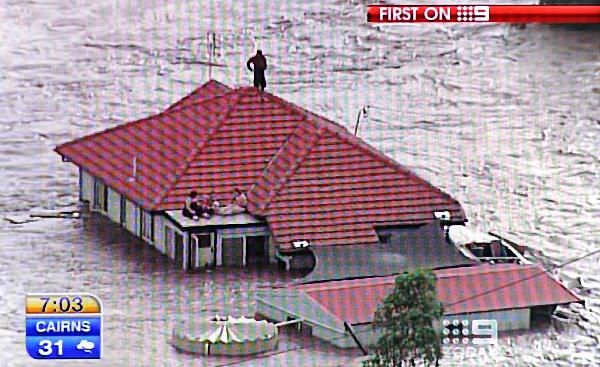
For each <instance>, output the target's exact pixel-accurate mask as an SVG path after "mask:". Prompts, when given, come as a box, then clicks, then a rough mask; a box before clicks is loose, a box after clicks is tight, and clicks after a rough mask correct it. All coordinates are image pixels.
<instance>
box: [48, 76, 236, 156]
mask: <svg viewBox="0 0 600 367" xmlns="http://www.w3.org/2000/svg"><path fill="white" fill-rule="evenodd" d="M215 82H216V81H215ZM208 83H210V80H209V81H208V82H206V83H204V84H202V85H201V86H200V87H198V88H196V90H198V89H200V88H202V87H204V86H206V85H208ZM217 83H219V84H223V83H220V82H217ZM223 86H225V87H227V88H229V87H228V86H227V85H225V84H223ZM229 89H230V90H229V91H228V92H226V93H224V94H220V95H213V96H211V97H209V98H207V99H205V100H203V101H202V103H205V102H209V101H211V100H213V99H216V98H220V97H224V96H225V95H227V94H230V93H232V92H234V91H235V89H231V88H229ZM196 90H195V91H196ZM195 91H194V92H195ZM192 93H193V92H192ZM187 97H189V95H188V96H186V97H184V98H187ZM180 101H181V100H180ZM176 103H177V102H176ZM170 107H172V105H171V106H170ZM170 107H167V108H166V109H164V110H162V111H161V112H159V113H157V114H154V115H149V116H146V117H142V118H140V119H138V120H135V121H129V122H125V123H122V124H118V125H115V126H112V127H109V128H107V129H104V130H100V131H96V132H94V133H91V134H88V135H84V136H82V137H80V138H76V139H73V140H70V141H68V142H66V143H63V144H60V145H58V146H57V147H55V148H54V151H55V152H57V153H59V152H58V149H59V148H62V147H67V146H71V145H73V144H76V143H81V142H83V141H86V140H89V139H91V138H94V137H96V136H98V135H100V134H104V133H107V132H111V131H117V130H121V129H124V128H129V127H132V126H136V125H138V124H141V123H143V122H148V121H149V120H151V119H155V118H159V117H164V116H168V115H170V114H172V113H175V112H181V111H184V110H188V109H191V108H193V107H194V105H189V106H181V107H180V108H177V109H173V110H171V109H170ZM59 154H60V153H59Z"/></svg>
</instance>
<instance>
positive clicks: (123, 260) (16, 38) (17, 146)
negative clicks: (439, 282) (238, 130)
mask: <svg viewBox="0 0 600 367" xmlns="http://www.w3.org/2000/svg"><path fill="white" fill-rule="evenodd" d="M367 3H368V2H366V1H330V2H323V1H306V2H300V1H295V2H291V1H290V2H287V3H284V2H265V1H262V0H248V1H244V2H240V1H232V0H227V1H220V2H217V1H214V2H202V1H174V0H164V1H154V2H148V1H139V0H129V1H107V0H95V1H92V0H70V1H68V0H44V1H17V0H7V1H3V2H2V3H0V39H1V40H2V42H0V177H1V179H0V346H1V347H0V358H1V359H0V360H1V361H2V362H0V365H3V366H81V365H83V364H82V363H81V362H77V361H75V362H54V363H52V362H48V361H34V360H31V359H30V358H29V357H28V355H27V353H26V350H25V346H24V333H25V330H24V329H25V327H24V326H25V322H24V295H25V293H27V292H61V291H71V292H74V291H88V292H92V293H95V294H97V295H98V296H99V297H100V298H101V299H102V301H103V303H104V307H105V314H104V320H105V321H104V322H105V328H104V333H105V336H104V344H105V345H104V358H103V360H102V361H100V362H98V363H94V365H98V366H100V365H101V366H198V365H207V366H218V365H226V364H232V365H236V364H237V365H247V366H261V365H270V366H273V365H297V366H348V365H352V364H353V363H354V364H356V363H357V361H358V359H359V357H360V353H359V352H358V350H351V351H341V350H338V349H335V348H333V347H331V346H329V345H328V344H324V343H320V342H318V341H315V339H312V338H308V337H306V336H301V335H295V334H294V333H287V332H286V333H284V335H282V338H281V345H280V348H279V350H280V351H285V350H288V349H292V350H293V351H291V352H287V353H283V352H282V353H279V354H275V355H269V356H264V357H263V358H261V359H256V360H250V361H238V360H229V359H212V358H211V359H207V358H204V357H201V356H194V355H188V354H182V353H178V352H176V351H175V350H173V348H171V347H170V346H169V345H168V344H167V338H168V335H169V333H170V326H171V325H172V323H173V322H175V320H177V319H178V318H180V317H197V316H198V315H202V314H204V313H216V312H219V313H223V314H227V313H231V314H236V315H242V314H243V315H252V314H253V312H254V307H255V304H254V301H253V292H254V290H255V289H256V288H257V287H259V286H261V285H270V284H284V283H285V282H289V281H290V280H291V276H290V275H287V274H285V273H282V272H281V271H279V270H277V269H257V270H248V271H245V270H234V269H218V270H215V271H212V272H201V273H193V274H192V273H183V272H181V271H179V270H178V269H176V268H175V267H174V266H173V264H172V263H171V262H170V261H169V260H167V259H165V258H164V257H163V256H161V255H160V254H158V253H157V252H155V251H154V250H152V249H151V248H149V247H148V246H146V245H144V244H143V243H141V242H140V241H138V240H137V239H135V238H133V237H132V236H130V235H129V234H127V233H125V232H123V230H122V229H120V228H119V227H118V226H117V225H114V224H111V223H110V222H108V221H107V220H105V219H102V218H98V217H96V216H95V215H89V214H87V213H84V215H83V218H77V219H41V220H36V221H32V222H29V223H23V224H13V223H10V222H9V221H7V220H2V218H3V217H11V216H13V217H14V216H23V215H27V214H28V212H29V211H30V210H31V209H32V208H42V209H77V201H78V195H77V189H78V181H77V175H76V171H75V169H74V168H73V166H71V165H69V164H66V163H62V162H60V159H59V157H58V155H56V154H55V153H53V152H52V149H53V147H54V146H56V145H57V144H60V143H63V142H65V141H68V140H71V139H73V138H76V137H79V136H82V135H85V134H88V133H92V132H95V131H99V130H102V129H105V128H108V127H111V126H114V125H115V124H119V123H123V122H126V121H130V120H134V119H136V118H140V117H143V116H147V115H149V114H152V113H156V112H158V111H160V110H161V109H163V108H165V107H166V106H168V105H169V104H170V103H173V102H174V101H175V100H177V99H178V98H181V97H183V96H184V95H185V94H187V93H189V92H190V91H192V90H193V89H194V88H196V87H197V86H198V85H199V84H201V83H203V82H205V81H206V80H207V77H208V71H207V68H206V67H205V65H204V64H203V63H204V62H205V61H206V60H207V57H206V45H205V42H204V40H205V32H206V31H209V30H212V31H215V32H216V33H217V39H218V40H219V44H220V46H221V47H220V49H219V52H220V57H219V60H218V62H219V63H220V64H223V65H225V66H224V67H215V68H213V70H212V74H213V77H214V78H216V79H218V80H221V81H223V82H225V83H227V84H230V85H237V84H247V83H249V82H250V78H251V75H250V74H249V73H248V72H247V70H245V60H246V58H247V57H248V56H249V55H251V54H252V53H253V51H254V49H255V48H256V47H260V48H262V49H263V50H264V52H265V54H266V55H267V57H268V59H269V63H270V70H269V73H268V75H267V77H268V82H269V86H268V89H269V91H272V92H274V93H275V94H277V95H280V96H282V97H283V98H286V99H289V100H291V101H293V102H295V103H298V104H300V105H302V106H305V107H306V108H308V109H310V110H312V111H315V112H317V113H320V114H322V115H324V116H327V117H329V118H331V119H333V120H335V121H338V122H339V123H341V124H343V125H345V126H346V127H348V128H349V129H353V128H354V122H355V120H356V114H357V112H358V111H359V109H360V108H361V107H363V106H365V105H370V106H372V107H371V109H370V111H369V117H368V118H367V119H363V120H362V122H361V126H360V129H359V136H361V137H362V138H364V139H365V140H367V141H368V142H370V143H371V144H373V145H374V146H376V147H377V148H378V149H380V150H382V151H383V152H385V153H386V154H388V155H390V156H391V157H393V158H395V159H396V160H398V161H399V162H402V163H403V164H405V165H406V166H408V167H410V168H412V169H414V170H415V171H416V172H417V173H418V174H420V175H421V176H423V177H424V178H426V179H428V180H430V181H431V182H432V183H433V184H435V185H437V186H439V187H441V188H442V189H444V190H445V191H446V192H448V193H450V194H452V195H453V196H454V197H456V198H457V199H458V200H459V201H461V203H462V204H463V206H464V207H465V210H466V212H467V216H468V218H469V219H470V221H471V222H472V223H473V224H474V225H476V226H478V227H480V228H481V229H483V230H485V231H487V230H494V231H497V232H499V233H502V234H505V235H507V236H508V237H509V238H511V239H514V240H516V241H518V242H520V243H523V244H525V245H528V246H530V247H531V248H532V249H533V250H534V251H536V252H537V253H539V256H540V258H542V259H543V261H544V262H545V263H546V264H548V265H549V266H551V265H553V264H558V263H560V262H563V261H566V260H568V259H571V258H574V257H576V256H580V255H583V254H584V253H586V252H589V251H592V250H594V249H597V248H598V246H600V174H599V172H600V31H599V30H598V28H585V27H584V28H581V27H578V28H572V27H565V26H548V25H528V26H527V27H525V28H524V29H523V28H520V27H514V26H509V25H502V24H483V25H464V24H458V25H424V24H421V25H414V26H408V25H405V26H384V27H373V26H370V25H367V24H365V21H364V20H365V12H366V7H365V6H366V4H367ZM599 261H600V260H599V259H598V258H590V259H586V260H584V261H581V262H578V263H575V264H573V265H571V266H569V267H566V268H564V269H563V270H562V271H561V277H562V278H563V279H565V281H566V282H567V284H571V282H573V280H575V279H578V278H582V279H583V283H584V285H585V287H584V288H585V289H578V290H577V292H578V293H579V294H581V295H582V296H583V297H584V298H586V299H587V300H589V301H590V303H592V304H595V305H596V306H595V307H593V310H592V311H591V312H592V313H593V315H595V317H596V319H595V320H596V321H590V323H589V324H587V325H585V327H584V328H579V327H576V328H574V329H573V330H571V331H566V332H562V333H560V334H557V333H556V332H555V331H554V330H553V328H547V327H546V328H542V329H540V330H537V331H534V332H529V333H520V334H514V335H509V336H506V337H505V338H503V340H502V342H501V346H500V349H499V350H497V351H496V352H495V353H492V354H491V355H489V356H487V357H486V358H487V360H486V362H485V364H486V365H490V366H494V365H498V366H513V365H514V366H578V365H581V366H592V365H600V347H599V346H598V341H599V340H598V339H597V338H594V337H597V335H598V332H599V331H600V322H599V320H600V317H599V316H600V310H599V308H598V305H600V262H599ZM592 320H593V317H592ZM445 363H446V365H467V366H479V365H481V364H482V362H481V361H478V360H477V358H466V359H464V360H460V358H459V361H455V360H452V361H451V360H450V359H449V358H448V359H447V360H446V362H445Z"/></svg>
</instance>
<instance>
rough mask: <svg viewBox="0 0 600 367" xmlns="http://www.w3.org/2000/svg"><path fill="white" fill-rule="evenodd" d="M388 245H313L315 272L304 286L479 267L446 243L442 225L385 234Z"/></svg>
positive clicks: (414, 227)
mask: <svg viewBox="0 0 600 367" xmlns="http://www.w3.org/2000/svg"><path fill="white" fill-rule="evenodd" d="M383 233H387V235H388V236H390V237H389V240H388V243H385V244H384V243H378V244H369V245H346V246H314V247H312V248H311V251H312V252H313V255H314V256H315V258H316V261H315V263H316V265H315V267H314V269H313V270H312V271H311V273H310V274H308V275H307V276H306V277H304V278H302V279H300V280H299V282H302V283H310V282H320V281H325V280H339V279H350V278H366V277H374V276H389V275H394V274H400V273H403V272H406V271H411V270H414V269H418V268H427V269H440V268H447V267H457V266H469V265H475V264H479V262H477V261H475V260H471V259H468V258H467V257H465V256H464V255H463V254H462V253H461V252H460V251H459V250H458V248H457V247H456V246H454V245H452V244H450V243H448V242H447V240H446V238H445V236H444V231H443V228H442V226H441V224H440V223H439V222H437V221H436V222H431V223H429V224H424V225H420V226H404V227H402V228H399V229H394V230H389V231H383Z"/></svg>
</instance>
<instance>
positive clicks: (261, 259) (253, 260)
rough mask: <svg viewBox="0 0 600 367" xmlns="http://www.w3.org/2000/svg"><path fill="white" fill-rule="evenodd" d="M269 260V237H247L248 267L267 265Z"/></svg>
mask: <svg viewBox="0 0 600 367" xmlns="http://www.w3.org/2000/svg"><path fill="white" fill-rule="evenodd" d="M268 260H269V254H268V251H267V237H265V236H246V265H249V264H260V263H266V262H268Z"/></svg>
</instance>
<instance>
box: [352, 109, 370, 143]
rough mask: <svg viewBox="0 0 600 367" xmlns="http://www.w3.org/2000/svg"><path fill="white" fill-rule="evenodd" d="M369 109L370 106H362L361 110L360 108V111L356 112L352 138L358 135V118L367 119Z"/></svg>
mask: <svg viewBox="0 0 600 367" xmlns="http://www.w3.org/2000/svg"><path fill="white" fill-rule="evenodd" d="M369 107H371V106H368V105H367V106H364V107H363V108H361V109H360V110H358V115H357V116H356V126H355V127H354V136H356V134H358V125H359V124H360V118H361V117H364V118H367V117H368V114H369Z"/></svg>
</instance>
